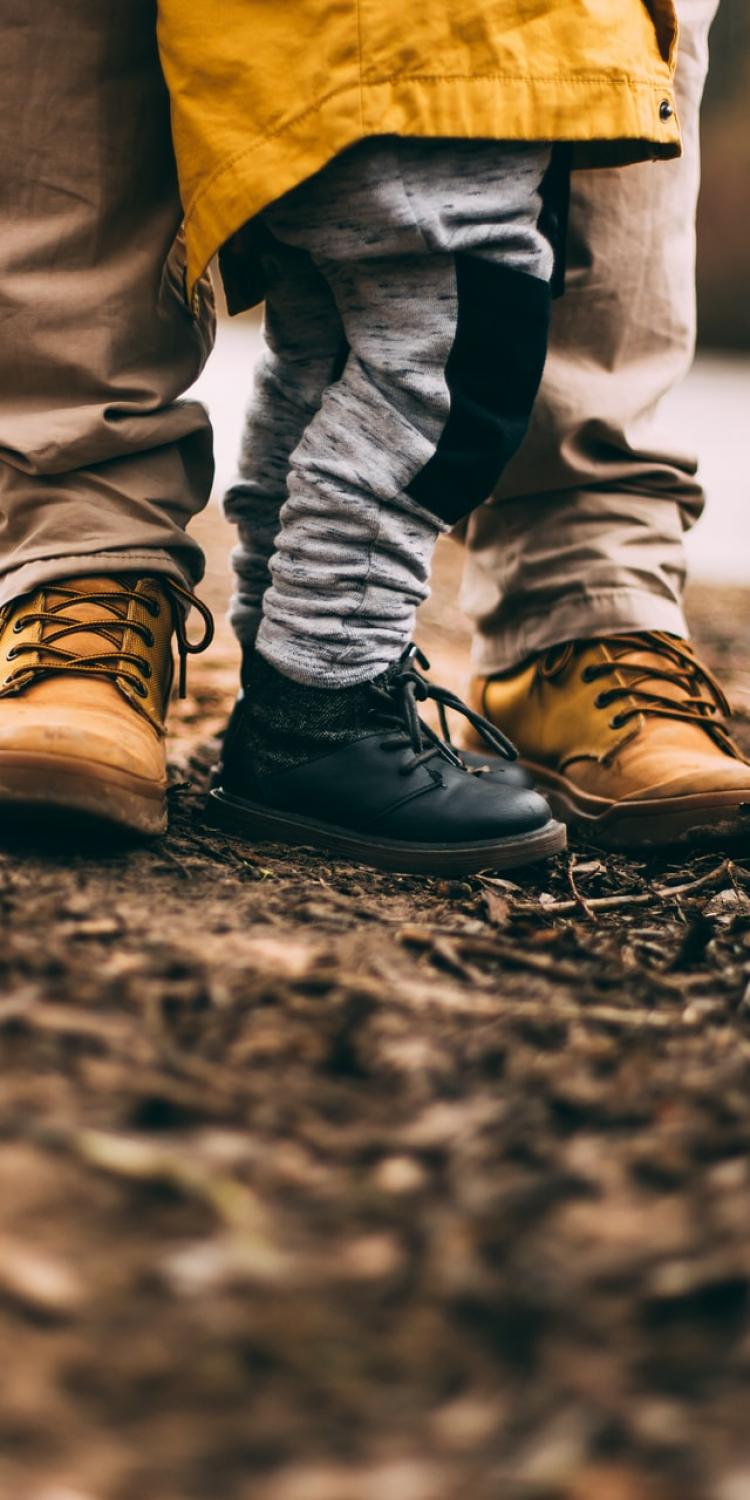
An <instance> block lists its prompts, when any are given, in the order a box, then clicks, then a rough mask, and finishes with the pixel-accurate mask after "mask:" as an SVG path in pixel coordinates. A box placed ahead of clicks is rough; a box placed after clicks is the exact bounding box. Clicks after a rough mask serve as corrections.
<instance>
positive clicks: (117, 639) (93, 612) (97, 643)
mask: <svg viewBox="0 0 750 1500" xmlns="http://www.w3.org/2000/svg"><path fill="white" fill-rule="evenodd" d="M128 592H129V589H128V587H127V586H126V585H125V584H124V583H121V582H120V580H119V579H117V578H113V577H112V576H111V575H110V576H109V577H98V576H96V575H92V576H90V577H86V578H66V579H65V581H64V583H60V584H55V583H51V584H48V585H46V586H45V587H44V594H45V599H46V608H47V610H48V611H49V612H53V611H54V613H55V614H56V615H57V616H58V617H59V618H58V619H56V620H55V621H54V622H53V621H52V620H48V621H47V622H46V623H45V624H44V625H43V626H42V634H41V643H42V644H43V643H44V641H46V640H51V639H54V638H55V637H56V636H59V632H60V631H61V630H63V629H64V625H63V621H64V620H80V621H81V624H89V623H93V622H96V623H97V624H100V625H101V627H102V628H101V630H81V631H76V630H70V631H66V633H65V634H64V635H62V636H59V643H60V645H61V646H63V647H64V649H65V650H66V651H69V652H70V653H71V655H75V656H84V657H85V656H100V655H101V653H102V652H103V651H117V650H118V649H121V647H122V644H123V634H124V632H123V631H122V630H121V629H119V628H116V629H115V630H113V631H111V632H109V631H107V627H106V624H105V622H106V621H107V620H117V619H120V620H122V619H124V618H125V617H126V616H127V612H128V599H127V597H126V594H127V593H128ZM104 594H106V595H108V596H110V597H109V598H107V599H104V598H101V597H99V598H97V595H104ZM73 595H75V598H73V597H71V596H73ZM116 595H122V599H121V600H120V599H117V598H116V597H113V596H116Z"/></svg>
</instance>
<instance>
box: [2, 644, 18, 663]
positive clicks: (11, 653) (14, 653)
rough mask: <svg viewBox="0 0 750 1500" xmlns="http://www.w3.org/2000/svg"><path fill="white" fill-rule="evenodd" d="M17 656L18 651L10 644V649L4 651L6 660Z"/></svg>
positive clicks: (11, 659) (12, 659)
mask: <svg viewBox="0 0 750 1500" xmlns="http://www.w3.org/2000/svg"><path fill="white" fill-rule="evenodd" d="M17 656H18V652H17V650H16V648H15V646H11V648H10V651H8V652H6V655H5V660H6V661H15V659H16V657H17Z"/></svg>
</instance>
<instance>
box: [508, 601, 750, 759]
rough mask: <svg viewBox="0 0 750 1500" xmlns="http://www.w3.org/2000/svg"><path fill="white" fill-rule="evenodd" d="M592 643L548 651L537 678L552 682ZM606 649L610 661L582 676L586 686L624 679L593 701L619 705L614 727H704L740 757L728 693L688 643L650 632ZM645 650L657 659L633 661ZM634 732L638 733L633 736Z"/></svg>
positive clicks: (612, 641) (612, 640)
mask: <svg viewBox="0 0 750 1500" xmlns="http://www.w3.org/2000/svg"><path fill="white" fill-rule="evenodd" d="M590 645H591V642H590V641H568V642H566V643H565V644H564V645H562V646H554V647H552V649H551V650H550V651H547V652H545V654H544V656H543V657H541V658H540V661H539V665H538V669H537V670H538V672H539V675H540V677H542V678H544V679H546V680H551V679H553V678H555V677H557V676H559V675H560V674H561V673H562V672H564V671H565V670H566V668H567V667H568V666H569V665H570V663H571V661H572V660H573V658H574V657H575V656H576V655H577V654H578V653H579V652H580V651H582V650H584V649H586V648H587V647H589V646H590ZM606 645H607V649H608V651H610V652H611V660H609V661H601V662H591V663H589V665H587V666H586V667H584V669H583V672H582V673H581V676H582V678H583V680H584V682H597V681H602V682H603V681H605V680H606V679H607V678H611V677H614V676H619V677H620V678H624V681H620V682H616V683H614V685H613V686H611V687H604V688H603V690H602V691H601V692H600V693H599V694H598V696H597V698H596V700H595V705H596V707H597V708H609V707H610V706H612V705H615V704H622V705H623V706H622V707H621V708H619V709H618V711H617V712H616V713H615V714H614V715H613V717H612V719H611V721H610V723H611V727H612V729H624V728H625V727H626V726H627V725H628V724H629V723H631V721H632V720H633V719H636V718H639V717H651V718H660V719H673V720H677V721H679V722H681V723H684V724H696V725H699V726H700V728H701V729H705V730H706V732H707V733H708V734H709V735H710V736H711V738H712V739H713V740H714V741H715V743H716V744H717V745H719V747H720V748H721V749H722V750H725V751H726V752H727V753H729V754H730V755H734V756H736V757H738V758H741V757H740V751H739V748H738V747H737V745H736V744H735V742H734V740H733V739H732V737H731V734H730V732H729V728H728V723H727V721H728V720H729V718H730V717H731V708H730V705H729V702H728V700H727V697H726V694H725V693H724V692H723V690H722V688H721V687H720V685H719V683H718V682H717V681H716V678H715V677H714V676H713V675H712V673H711V672H709V670H708V668H707V667H704V666H703V665H702V664H701V663H700V662H699V661H698V659H697V657H696V656H695V654H694V651H693V647H692V646H691V645H690V644H689V643H688V642H687V641H681V640H679V639H677V637H675V636H670V635H666V634H664V633H662V632H661V631H654V632H644V633H643V634H642V635H641V634H632V635H622V636H612V637H609V638H608V639H607V642H606ZM644 651H648V652H649V653H650V654H651V655H653V656H657V657H658V658H659V661H658V662H653V661H652V662H649V663H648V664H645V663H644V662H643V661H642V660H640V661H639V660H637V659H635V658H637V656H638V655H642V653H643V652H644ZM660 682H664V683H668V684H669V686H670V687H672V688H675V687H676V688H678V689H679V692H680V697H679V698H678V699H675V698H672V697H668V696H667V695H666V694H662V693H660V692H659V689H658V684H659V683H660ZM654 684H656V686H654ZM637 732H638V731H637V729H636V730H635V731H634V733H637ZM629 737H630V736H629Z"/></svg>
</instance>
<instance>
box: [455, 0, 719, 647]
mask: <svg viewBox="0 0 750 1500" xmlns="http://www.w3.org/2000/svg"><path fill="white" fill-rule="evenodd" d="M717 5H718V0H680V3H678V9H679V11H680V19H681V23H682V50H681V56H680V62H679V69H678V97H679V100H680V112H681V120H682V126H683V131H684V139H685V154H684V157H683V158H682V160H680V161H677V162H670V163H666V164H649V165H646V166H640V167H629V168H627V169H625V170H618V171H593V172H576V173H574V175H573V193H572V213H571V225H570V261H569V269H568V276H567V290H566V294H565V296H564V297H563V298H562V299H561V301H560V302H558V303H557V304H556V306H555V309H554V312H553V319H552V332H551V343H550V351H549V355H548V361H547V368H546V371H545V377H544V381H543V384H542V389H541V392H540V396H539V399H538V401H537V404H536V407H535V411H534V415H533V417H532V422H531V426H530V429H529V433H528V436H527V438H526V441H525V443H524V445H523V447H522V449H521V450H520V452H519V453H518V455H517V456H516V458H515V460H514V461H513V462H512V463H511V464H510V465H509V467H508V469H507V470H506V472H505V474H504V476H503V478H502V480H501V482H500V484H499V485H498V486H497V488H496V490H495V491H494V494H493V498H492V500H491V501H490V502H488V504H487V505H485V506H483V507H481V509H480V510H478V511H476V512H475V513H474V515H473V516H472V518H471V520H470V522H469V524H468V528H467V534H466V541H467V556H466V567H465V575H464V587H463V595H462V597H463V604H464V607H465V609H466V610H467V612H468V614H469V615H470V616H471V617H472V618H473V620H474V622H475V626H476V635H475V641H474V664H475V669H476V670H477V671H478V672H479V673H481V674H487V673H490V672H494V671H499V670H502V669H503V668H506V667H511V666H513V665H515V664H516V663H518V662H520V661H522V660H523V659H524V658H525V657H527V656H529V655H531V654H533V653H534V652H537V651H540V650H543V649H544V648H546V647H548V646H550V645H554V644H555V643H557V642H558V641H564V640H569V639H575V638H591V637H595V636H601V635H606V634H611V633H612V632H623V631H628V630H664V631H671V632H673V633H674V634H676V635H686V634H687V627H686V624H685V619H684V615H683V609H682V595H683V588H684V582H685V555H684V548H683V533H684V530H685V529H686V528H687V527H689V526H690V525H692V524H693V522H694V521H695V520H696V519H697V517H698V516H699V515H700V512H701V509H702V503H703V496H702V491H701V488H700V485H699V484H698V483H697V482H696V479H695V473H696V467H697V465H696V460H695V459H694V457H693V456H692V454H691V453H690V451H689V450H687V449H683V448H682V446H681V444H680V443H679V442H678V443H675V442H674V441H672V440H671V439H670V437H669V435H668V434H667V433H666V432H665V430H664V427H663V425H662V423H661V420H660V416H659V403H660V401H661V399H662V397H663V396H664V395H665V394H666V393H667V392H668V391H669V390H670V389H671V388H672V387H673V386H674V385H675V384H676V382H677V381H678V380H680V379H681V378H682V376H683V375H685V373H686V372H687V370H688V368H689V366H690V363H691V361H692V357H693V352H694V342H695V211H696V202H697V194H698V185H699V173H700V147H699V136H698V126H699V111H700V101H701V96H702V92H703V86H704V83H705V77H706V70H707V64H708V51H707V37H708V29H709V26H710V23H711V21H712V20H713V18H714V15H715V13H716V9H717ZM501 358H502V349H501V348H500V349H499V351H498V359H499V360H500V359H501ZM686 436H689V435H686Z"/></svg>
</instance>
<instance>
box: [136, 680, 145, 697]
mask: <svg viewBox="0 0 750 1500" xmlns="http://www.w3.org/2000/svg"><path fill="white" fill-rule="evenodd" d="M133 687H134V688H135V691H136V692H137V694H138V697H139V698H147V697H148V688H145V687H144V686H143V683H142V682H134V683H133Z"/></svg>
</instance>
